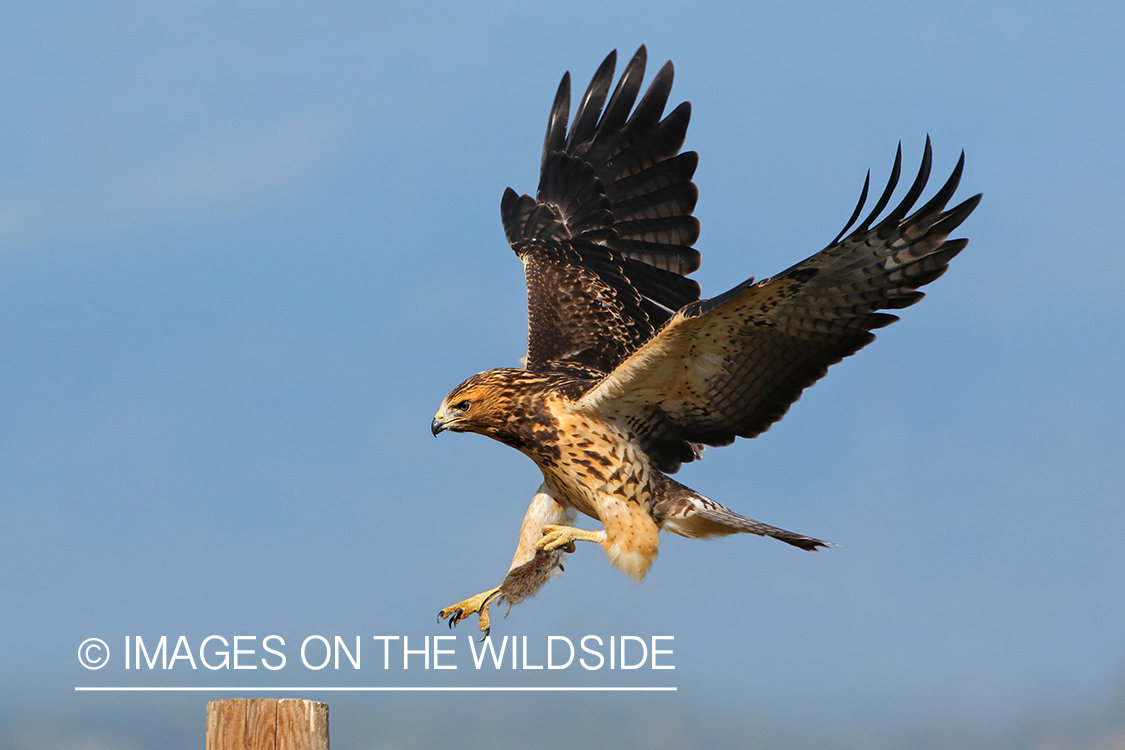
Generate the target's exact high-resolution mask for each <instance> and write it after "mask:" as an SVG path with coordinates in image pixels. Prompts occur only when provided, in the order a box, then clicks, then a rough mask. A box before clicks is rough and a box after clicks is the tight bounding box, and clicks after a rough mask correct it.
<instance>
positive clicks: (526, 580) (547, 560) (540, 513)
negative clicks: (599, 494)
mask: <svg viewBox="0 0 1125 750" xmlns="http://www.w3.org/2000/svg"><path fill="white" fill-rule="evenodd" d="M574 515H575V514H574V511H573V510H572V509H570V508H564V507H563V506H562V505H560V504H559V503H558V502H557V501H556V500H555V499H554V498H553V497H552V496H551V494H550V492H549V491H548V489H547V486H546V485H541V486H540V487H539V491H538V492H536V493H535V497H533V498H532V499H531V505H529V506H528V508H527V513H526V514H525V515H524V517H523V523H522V524H521V525H520V540H519V544H518V545H516V553H515V555H514V556H513V557H512V564H511V566H510V567H509V568H508V575H507V576H505V577H504V580H503V582H502V583H501V584H500V585H499V586H497V587H496V588H494V589H489V590H488V591H482V592H481V593H479V594H477V595H476V596H471V597H469V598H468V599H466V600H464V601H462V602H458V603H457V604H454V605H452V606H449V607H446V608H445V609H443V610H441V611H440V612H438V619H441V620H445V619H448V620H449V627H453V626H454V625H456V624H457V623H459V622H460V621H461V620H463V619H465V618H466V617H468V616H469V615H472V614H476V615H477V617H478V620H479V624H480V629H481V631H483V632H484V634H485V635H488V631H489V627H490V625H491V616H490V615H489V613H488V607H489V605H490V604H493V603H498V602H501V601H503V603H505V604H507V605H508V607H511V606H512V605H513V604H518V603H519V602H522V601H523V600H524V599H529V598H531V597H532V596H534V595H535V593H536V592H537V591H539V589H540V588H541V587H542V586H543V584H544V583H546V582H547V579H549V578H550V577H551V573H553V572H554V570H555V568H557V567H559V563H560V562H561V561H562V557H563V554H564V553H566V552H572V551H573V550H574V548H573V546H570V547H569V548H568V547H567V546H566V545H563V546H561V547H559V548H556V549H550V550H544V549H539V548H538V547H537V545H538V543H539V541H540V539H542V537H543V527H544V526H548V525H554V524H571V523H574Z"/></svg>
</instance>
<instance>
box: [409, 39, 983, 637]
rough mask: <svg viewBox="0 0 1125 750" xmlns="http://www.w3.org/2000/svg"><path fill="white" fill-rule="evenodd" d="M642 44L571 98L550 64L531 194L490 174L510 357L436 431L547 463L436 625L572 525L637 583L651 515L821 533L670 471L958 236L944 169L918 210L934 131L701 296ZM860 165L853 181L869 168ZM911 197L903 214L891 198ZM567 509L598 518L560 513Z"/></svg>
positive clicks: (453, 397)
mask: <svg viewBox="0 0 1125 750" xmlns="http://www.w3.org/2000/svg"><path fill="white" fill-rule="evenodd" d="M645 58H646V54H645V48H644V47H641V48H640V49H639V50H638V51H637V53H636V55H634V56H633V58H632V60H630V62H629V64H628V65H627V66H626V68H625V70H624V72H623V73H622V75H621V78H620V79H619V80H618V82H617V86H616V87H614V89H613V92H612V93H610V86H611V84H612V83H613V71H614V67H615V63H616V52H613V53H610V55H609V56H608V57H607V58H606V59H605V61H604V62H603V63H602V64H601V66H600V67H599V68H598V70H597V72H596V73H595V74H594V77H593V80H592V81H591V82H590V86H589V88H588V89H587V90H586V93H585V95H584V96H583V97H582V100H581V101H580V102H579V104H578V108H577V110H576V112H575V114H574V119H573V122H572V123H571V124H570V126H569V128H568V118H569V114H570V75H569V74H567V75H564V76H563V79H562V83H561V84H560V85H559V89H558V93H557V95H556V96H555V101H554V105H553V106H552V107H551V115H550V118H549V120H548V125H547V135H546V138H545V139H544V143H543V157H542V161H541V163H540V177H539V188H538V191H537V193H536V196H535V198H532V197H531V196H529V195H517V194H516V193H515V191H513V190H512V189H511V188H508V190H507V191H505V193H504V197H503V199H502V200H501V204H500V214H501V218H502V220H503V224H504V232H505V235H506V236H507V239H508V242H509V244H510V245H511V247H512V250H513V251H515V253H516V256H517V257H518V258H519V259H520V260H521V261H522V262H523V265H524V270H525V274H526V277H527V307H528V337H527V339H528V340H527V353H526V355H525V358H524V360H523V367H522V368H504V369H496V370H487V371H485V372H482V373H479V374H477V375H474V376H473V377H471V378H469V379H468V380H466V381H465V382H464V383H462V384H461V385H459V386H457V387H456V388H454V389H453V390H452V391H451V392H450V393H449V395H448V396H446V397H445V399H444V400H443V401H442V404H441V408H440V409H439V410H438V412H437V415H436V416H435V417H434V419H433V423H432V426H431V429H432V430H433V433H434V435H438V434H439V433H441V432H443V431H446V430H449V431H453V432H477V433H480V434H483V435H487V436H489V437H491V438H493V439H495V440H499V441H500V442H502V443H506V444H507V445H510V446H512V447H514V448H516V449H517V450H520V451H522V452H523V453H525V454H526V455H527V456H529V457H530V458H531V459H532V460H533V461H535V463H536V464H537V465H538V466H539V468H540V469H541V471H542V472H543V483H542V485H541V486H540V487H539V490H538V492H537V493H536V494H535V496H534V498H533V499H532V502H531V505H530V507H529V508H528V511H527V514H526V515H525V517H524V521H523V524H522V527H521V529H520V539H519V542H518V544H517V547H516V553H515V556H514V557H513V559H512V563H511V566H510V568H509V571H508V574H507V575H506V576H505V578H504V580H503V581H502V582H501V583H500V585H498V586H496V587H494V588H492V589H489V590H487V591H484V592H481V593H480V594H477V595H476V596H473V597H470V598H468V599H466V600H464V601H462V602H458V603H457V604H454V605H452V606H450V607H446V608H444V609H443V610H441V612H440V613H439V617H441V618H447V619H448V620H449V624H450V626H452V625H454V624H456V623H457V622H459V621H460V620H462V619H463V618H465V617H468V616H469V615H472V614H477V615H478V616H479V624H480V628H481V630H483V631H484V632H485V633H487V632H488V630H489V624H490V616H489V606H490V604H492V603H495V602H496V601H498V600H503V601H506V602H507V603H508V605H509V606H510V605H511V604H514V603H517V602H519V601H521V600H523V599H525V598H527V597H529V596H531V595H533V594H534V593H535V592H536V591H538V589H539V588H540V587H541V586H542V585H543V583H545V582H546V581H547V579H548V578H549V577H550V575H551V573H552V571H554V570H555V568H557V567H559V563H560V561H561V559H562V557H563V555H564V554H565V553H568V552H573V551H574V549H575V547H574V543H575V542H576V541H589V542H594V543H597V544H600V545H601V546H602V548H603V549H604V550H605V552H606V555H607V556H608V558H609V560H610V562H611V563H612V564H613V565H615V566H616V567H618V568H619V569H621V570H623V571H625V572H626V573H629V574H630V575H632V576H633V577H634V578H636V579H638V580H640V579H641V578H643V577H644V575H645V574H646V573H647V572H648V570H649V567H650V566H651V565H652V562H653V560H654V559H655V558H656V555H657V550H658V547H659V534H660V531H661V530H667V531H671V532H673V533H676V534H680V535H683V536H688V537H710V536H717V535H725V534H734V533H738V532H749V533H752V534H758V535H762V536H771V537H774V538H775V539H780V540H781V541H783V542H787V543H788V544H792V545H794V546H797V547H800V548H802V549H806V550H815V549H817V548H819V547H824V546H827V544H826V543H825V542H823V541H821V540H819V539H814V538H812V537H808V536H803V535H800V534H794V533H792V532H788V531H784V530H783V529H778V528H775V527H773V526H768V525H766V524H763V523H760V522H758V521H753V520H751V519H749V518H745V517H743V516H741V515H739V514H737V513H735V512H734V511H732V510H730V509H728V508H726V507H724V506H722V505H720V504H718V503H716V502H714V501H713V500H710V499H709V498H706V497H704V496H702V495H700V494H699V493H697V492H695V491H694V490H692V489H690V488H688V487H685V486H684V485H682V484H680V483H678V482H676V481H675V480H673V479H672V478H670V477H669V476H667V475H668V474H670V473H674V472H675V471H676V470H677V469H678V468H679V467H680V465H681V464H682V463H685V462H688V461H693V460H695V459H697V458H699V456H700V454H701V451H702V448H703V446H720V445H727V444H729V443H731V442H733V441H734V439H735V438H736V437H754V436H756V435H759V434H761V433H762V432H764V431H765V430H767V429H769V427H770V425H771V424H773V423H774V422H776V421H777V420H779V419H781V417H782V416H783V415H784V414H785V412H786V411H787V410H788V409H789V406H790V405H791V404H792V403H793V402H794V401H796V400H797V399H798V398H799V397H800V395H801V391H803V390H804V389H805V388H807V387H808V386H810V385H812V384H813V383H815V382H816V381H817V380H819V379H820V378H821V377H823V376H824V374H825V373H826V372H827V369H828V367H829V366H830V365H832V364H834V363H836V362H839V361H840V360H841V359H843V358H844V357H846V356H848V355H850V354H853V353H855V352H856V351H858V350H859V349H860V348H862V347H863V346H865V345H866V344H868V343H870V342H871V341H872V340H874V338H875V336H874V335H873V334H872V333H871V331H872V330H874V329H876V328H881V327H883V326H885V325H888V324H889V323H892V322H894V321H895V320H897V319H898V318H897V317H895V316H894V315H891V314H888V313H884V312H880V311H881V310H887V309H898V308H903V307H907V306H909V305H912V304H914V303H915V302H917V301H918V300H920V299H921V298H922V296H923V295H922V293H921V292H919V291H918V288H919V287H921V286H924V285H925V284H928V283H930V282H931V281H933V280H935V279H936V278H938V277H939V276H941V275H942V274H943V273H944V272H945V270H946V269H947V268H948V264H949V261H950V259H952V258H953V257H954V256H955V255H956V254H957V253H959V252H960V251H961V250H962V249H964V247H965V245H966V244H967V240H949V239H948V237H949V235H950V233H951V232H952V231H953V230H954V229H956V228H957V226H959V225H960V224H961V222H963V221H964V220H965V218H966V217H968V215H969V214H970V213H971V212H972V210H973V209H974V208H975V207H976V205H977V203H978V202H979V201H980V195H976V196H973V197H972V198H969V199H968V200H966V201H964V202H963V203H961V204H959V205H957V206H955V207H954V208H950V209H946V205H947V204H948V203H949V201H950V199H951V198H952V197H953V193H954V192H955V191H956V189H957V184H958V182H959V180H960V177H961V171H962V168H963V165H964V155H962V157H961V160H959V161H958V163H957V166H956V168H955V169H954V170H953V174H952V175H951V176H950V177H949V179H948V180H947V181H946V183H945V184H944V185H943V186H942V187H941V188H940V189H939V190H938V191H937V193H936V194H935V195H934V196H933V198H931V199H930V200H929V201H928V202H926V203H925V204H924V205H923V206H922V207H921V208H918V209H917V210H915V211H914V212H913V213H912V214H911V213H910V212H911V210H912V209H913V208H914V206H915V204H916V203H917V202H918V200H919V198H920V197H921V194H922V191H923V190H924V189H925V186H926V183H927V180H928V178H929V173H930V142H929V139H927V140H926V148H925V152H924V154H923V158H922V165H921V168H920V169H919V171H918V175H917V177H916V178H915V180H914V182H913V184H912V185H911V187H910V189H909V190H908V191H907V194H906V196H905V197H904V198H903V199H902V200H901V201H900V202H899V203H898V205H897V206H896V207H895V208H894V209H892V210H891V211H890V212H889V213H888V214H887V215H886V216H885V217H883V218H880V215H881V214H882V212H883V211H884V209H886V207H887V205H888V203H889V202H890V198H891V195H892V193H893V192H894V188H895V187H896V185H897V184H898V178H899V171H900V167H901V161H902V156H901V148H900V149H899V153H898V155H897V156H896V158H895V164H894V168H893V169H892V172H891V178H890V180H889V181H888V183H887V187H886V189H885V190H884V191H883V193H882V195H881V196H880V198H879V199H878V201H876V205H875V207H874V209H873V210H871V211H870V212H869V214H868V215H867V217H866V218H865V219H864V220H862V221H861V222H860V223H859V224H858V225H856V227H855V228H854V229H852V231H851V232H850V233H848V230H849V229H851V227H852V225H853V224H855V222H856V220H857V219H858V218H859V216H860V214H861V213H862V210H863V206H864V203H865V202H866V199H867V192H868V187H869V184H868V182H865V183H864V187H863V191H862V194H861V196H860V199H859V203H858V204H857V206H856V209H855V211H854V212H853V214H852V217H851V219H850V220H849V221H848V223H847V225H846V226H845V228H844V230H843V231H841V232H840V235H839V236H837V237H836V239H835V240H833V241H832V243H830V244H829V245H828V247H826V248H825V249H824V250H822V251H820V252H819V253H817V254H815V255H813V256H812V257H810V258H808V259H806V260H804V261H802V262H800V263H798V264H797V265H795V266H793V267H792V268H790V269H788V270H787V271H784V272H782V273H780V274H778V275H777V276H774V277H772V278H769V279H765V280H763V281H759V282H755V281H754V280H753V279H750V280H748V281H745V282H743V283H742V284H739V285H738V286H736V287H735V288H733V289H731V290H730V291H727V292H725V293H723V294H720V295H719V296H717V297H714V298H711V299H704V300H701V299H700V289H699V285H698V284H697V283H696V282H695V281H693V280H691V279H689V278H687V275H688V274H690V273H691V272H693V271H695V270H696V269H698V268H699V262H700V256H699V252H698V251H697V250H695V249H694V248H693V247H692V245H694V243H695V241H696V239H697V238H698V236H699V222H698V220H696V219H695V218H694V217H693V216H692V211H693V210H694V208H695V202H696V198H697V196H698V191H697V190H696V187H695V184H694V183H693V182H692V176H693V175H694V173H695V168H696V165H697V163H698V157H697V155H696V154H695V153H694V152H690V151H689V152H684V153H681V152H680V148H681V146H682V145H683V142H684V136H685V134H686V132H687V126H688V120H689V118H690V115H691V107H690V105H689V104H688V103H687V102H684V103H683V104H680V105H679V106H677V107H675V108H674V109H673V110H672V111H671V112H669V113H668V114H667V115H665V114H664V109H665V107H666V105H667V102H668V97H669V94H670V93H671V88H672V75H673V73H672V63H671V62H669V63H666V64H665V65H664V67H662V68H661V69H660V71H659V72H658V73H657V74H656V77H655V78H654V79H653V80H652V82H651V83H650V84H649V87H648V89H647V90H646V91H645V93H644V95H643V96H640V101H639V102H638V101H637V99H638V96H639V95H640V92H641V82H642V79H643V77H644V69H645ZM869 177H870V176H869ZM908 214H909V215H908ZM577 512H581V513H583V514H585V515H587V516H589V517H591V518H593V519H595V520H597V521H599V522H600V523H601V524H602V529H601V530H599V531H587V530H582V529H578V528H575V527H574V525H573V524H574V522H575V516H576V513H577Z"/></svg>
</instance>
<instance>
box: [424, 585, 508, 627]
mask: <svg viewBox="0 0 1125 750" xmlns="http://www.w3.org/2000/svg"><path fill="white" fill-rule="evenodd" d="M499 594H500V587H499V586H497V587H496V588H494V589H489V590H488V591H482V592H481V593H479V594H477V595H476V596H470V597H469V598H468V599H466V600H465V601H463V602H457V603H456V604H454V605H453V606H451V607H446V608H445V609H443V610H442V611H440V612H438V619H439V620H444V619H446V618H448V619H449V627H451V628H452V627H453V626H454V625H456V624H457V623H459V622H461V620H463V619H465V618H466V617H468V616H469V615H477V618H478V619H479V620H480V629H481V630H483V631H484V633H485V635H487V634H488V629H489V627H490V623H491V621H492V618H491V617H490V616H489V614H488V605H489V604H491V603H492V600H493V599H495V598H496V597H497V596H498V595H499Z"/></svg>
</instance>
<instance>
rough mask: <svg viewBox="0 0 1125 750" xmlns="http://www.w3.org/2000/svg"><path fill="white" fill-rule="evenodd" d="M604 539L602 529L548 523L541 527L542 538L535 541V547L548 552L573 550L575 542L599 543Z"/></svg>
mask: <svg viewBox="0 0 1125 750" xmlns="http://www.w3.org/2000/svg"><path fill="white" fill-rule="evenodd" d="M604 541H605V532H604V531H586V530H584V529H576V528H574V527H573V526H556V525H554V524H548V525H546V526H544V527H543V538H542V539H540V540H539V541H538V542H536V543H535V549H538V550H543V551H545V552H550V551H552V550H556V549H561V550H562V551H563V552H573V551H574V543H575V542H595V543H597V544H601V543H602V542H604Z"/></svg>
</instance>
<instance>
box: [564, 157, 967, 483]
mask: <svg viewBox="0 0 1125 750" xmlns="http://www.w3.org/2000/svg"><path fill="white" fill-rule="evenodd" d="M964 159H965V157H964V154H962V155H961V159H960V161H958V162H957V167H956V168H955V169H954V170H953V174H952V176H951V177H950V178H949V180H948V181H947V182H946V183H945V185H944V186H943V187H942V188H941V189H940V190H939V191H938V192H937V194H936V195H935V196H934V197H933V198H932V199H931V200H930V201H929V202H928V203H926V204H925V205H924V206H922V207H921V208H920V209H918V211H916V212H915V213H914V214H913V215H912V216H910V217H907V218H904V217H906V214H907V212H908V211H910V210H911V208H912V207H913V205H914V203H915V202H916V201H917V200H918V198H919V196H920V195H921V193H922V190H923V188H924V187H925V185H926V181H927V180H928V178H929V173H930V141H929V138H927V139H926V150H925V154H924V156H923V159H922V166H921V169H920V170H919V172H918V177H917V178H916V179H915V181H914V184H913V185H912V186H911V188H910V190H909V191H908V193H907V195H906V197H905V198H904V199H903V201H902V202H901V203H900V204H899V205H898V207H897V208H895V209H894V210H892V211H891V212H890V213H889V214H888V215H887V217H886V218H884V219H883V220H882V221H881V222H879V223H878V224H877V225H875V226H874V227H871V223H872V222H873V221H874V220H875V219H876V217H877V216H878V215H879V214H880V213H881V212H882V210H883V209H884V207H885V206H886V205H887V201H888V200H889V199H890V196H891V193H892V192H893V191H894V188H895V185H896V184H897V182H898V176H899V168H900V165H901V161H902V148H901V146H900V147H899V152H898V156H896V158H895V165H894V169H893V171H892V174H891V179H890V181H889V183H888V184H887V188H886V190H885V191H884V192H883V195H882V197H880V199H879V201H878V203H877V204H876V206H875V209H874V210H873V211H872V212H871V214H870V215H869V216H868V217H867V219H865V220H864V221H863V222H862V223H861V224H860V225H859V227H858V228H857V229H856V230H855V231H854V232H852V233H851V234H850V235H848V236H847V237H846V238H844V239H843V240H842V241H841V240H840V236H842V235H843V234H844V232H846V231H847V229H848V227H850V226H851V225H852V223H853V222H854V221H855V219H856V217H858V216H859V213H860V211H861V210H862V207H863V204H864V202H865V200H866V197H867V188H868V184H867V183H865V184H864V187H863V194H862V195H861V196H860V200H859V205H857V207H856V210H855V212H854V213H853V215H852V218H851V219H850V220H849V221H848V225H847V226H845V228H844V231H843V232H841V233H840V236H838V237H837V238H836V240H834V241H833V242H832V244H830V245H829V246H828V247H827V248H825V249H824V250H822V251H821V252H819V253H817V254H816V255H814V256H812V257H811V258H809V259H807V260H805V261H802V262H801V263H798V264H797V265H795V266H793V267H792V268H790V269H789V270H787V271H785V272H784V273H782V274H780V275H779V276H776V277H774V278H772V279H767V280H765V281H761V282H758V283H754V280H753V279H750V280H749V281H747V282H745V283H743V284H740V285H739V286H737V287H735V288H734V289H731V290H730V291H728V292H726V293H724V294H722V295H720V296H718V297H715V298H714V299H709V300H702V301H699V302H696V303H693V304H691V305H688V306H687V307H685V308H684V309H683V310H681V311H680V312H679V313H677V314H676V316H675V317H674V318H672V319H671V321H670V322H669V323H668V325H667V326H665V328H664V329H663V330H661V331H660V333H659V334H658V335H657V336H656V337H654V338H653V339H652V340H651V341H649V342H648V343H646V344H645V345H644V346H642V347H641V348H640V349H639V350H637V351H636V352H635V353H633V354H632V355H631V356H630V357H629V358H628V359H626V360H625V361H624V362H623V363H622V364H621V365H620V366H618V367H617V369H615V370H614V371H613V372H612V373H611V374H609V375H608V376H607V377H605V378H604V379H603V380H602V381H601V382H600V383H599V384H598V385H596V386H595V387H594V388H593V389H591V390H590V391H589V392H587V393H586V395H585V396H583V398H582V399H581V400H580V401H579V404H578V406H579V408H581V409H585V410H589V411H592V412H597V413H599V414H601V415H616V416H617V417H619V418H623V419H625V420H626V421H627V422H629V424H630V425H631V427H632V428H633V429H634V431H635V432H636V433H637V434H638V435H639V436H641V441H642V445H644V447H645V448H646V450H647V451H648V452H649V455H650V456H652V457H653V458H654V460H655V461H656V462H657V463H658V464H659V465H661V468H663V469H665V470H666V471H674V470H675V469H676V468H678V465H679V460H691V455H690V452H688V451H686V450H684V449H683V443H684V441H688V442H694V443H703V444H706V445H726V444H728V443H731V442H732V441H733V440H734V438H735V437H754V436H756V435H758V434H760V433H762V432H764V431H765V430H766V429H768V428H769V426H770V425H772V424H773V423H774V422H776V421H777V420H779V419H781V417H782V416H783V415H784V414H785V412H786V411H788V409H789V406H790V404H792V403H793V402H794V401H796V400H797V399H798V398H799V397H800V395H801V391H803V390H804V389H805V388H807V387H808V386H810V385H812V384H813V383H815V382H816V381H817V380H819V379H820V378H821V377H823V376H824V374H825V373H826V372H827V369H828V367H829V365H832V364H835V363H836V362H839V361H840V360H841V359H843V358H844V357H846V356H848V355H850V354H853V353H855V352H856V351H858V350H859V349H861V348H862V347H863V346H865V345H866V344H868V343H870V342H871V341H873V340H874V338H875V336H874V334H872V333H871V331H872V330H873V329H876V328H881V327H883V326H885V325H888V324H890V323H893V322H894V321H896V320H898V318H897V317H896V316H894V315H890V314H887V313H882V312H878V311H879V310H884V309H896V308H902V307H907V306H909V305H912V304H914V303H915V302H917V301H918V300H920V299H921V298H922V296H923V295H922V293H921V292H919V291H918V288H919V287H921V286H924V285H926V284H929V283H930V282H931V281H933V280H935V279H936V278H938V277H939V276H941V275H942V274H943V273H945V270H946V269H947V268H948V264H949V261H950V259H951V258H953V257H954V256H955V255H957V253H959V252H961V250H962V249H964V247H965V245H966V244H967V243H968V240H949V239H948V237H949V234H950V233H951V232H952V231H953V230H954V229H955V228H956V227H957V226H958V225H960V224H961V222H962V221H964V220H965V218H966V217H968V215H969V214H970V213H971V212H972V210H973V209H974V208H976V205H977V203H979V201H980V195H976V196H973V197H972V198H969V199H968V200H966V201H965V202H964V203H961V204H960V205H958V206H956V207H954V208H951V209H949V210H948V211H947V210H946V209H945V206H946V204H947V203H948V202H949V200H950V198H952V197H953V193H954V191H955V190H956V189H957V184H958V182H959V181H960V178H961V170H962V167H963V165H964ZM868 178H869V179H870V175H868ZM677 459H679V460H677Z"/></svg>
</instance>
